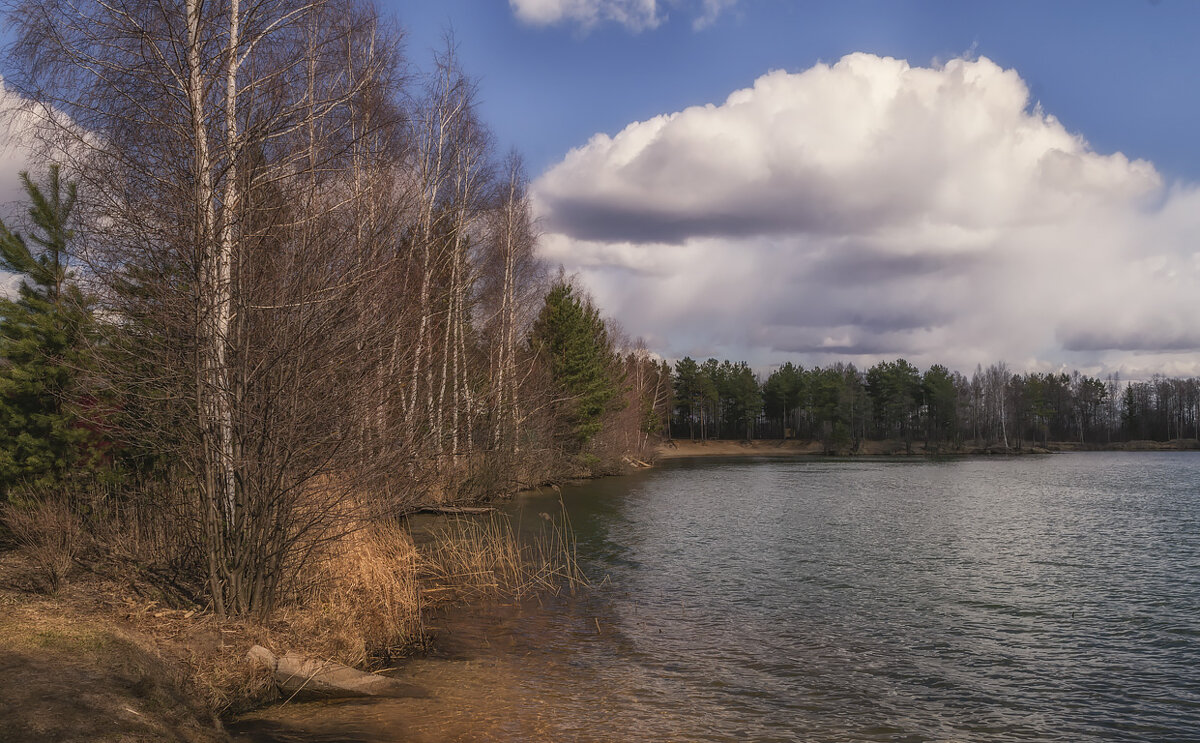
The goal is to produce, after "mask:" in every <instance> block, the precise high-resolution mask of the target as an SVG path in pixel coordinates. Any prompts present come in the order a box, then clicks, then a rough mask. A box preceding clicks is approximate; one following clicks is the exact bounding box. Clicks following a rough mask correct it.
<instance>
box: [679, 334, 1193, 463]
mask: <svg viewBox="0 0 1200 743" xmlns="http://www.w3.org/2000/svg"><path fill="white" fill-rule="evenodd" d="M673 372H674V373H673V379H672V390H673V393H674V400H673V403H672V408H673V412H672V417H671V420H670V423H669V429H668V430H667V433H668V434H669V435H671V436H674V437H677V438H690V439H749V438H799V439H811V440H819V441H821V442H823V443H824V444H825V446H826V448H827V449H828V450H830V451H855V450H857V449H858V447H859V445H860V444H861V442H862V441H864V440H869V439H875V440H878V439H897V440H902V441H903V442H904V444H905V446H906V447H907V448H909V449H911V448H912V446H913V444H914V443H920V444H921V445H922V446H924V447H926V448H955V447H961V446H963V445H965V444H967V443H972V444H975V445H980V446H989V445H1000V446H1003V447H1006V448H1016V449H1020V448H1023V447H1027V446H1033V445H1042V446H1044V445H1046V444H1048V443H1049V442H1051V441H1060V442H1065V441H1072V442H1078V443H1080V444H1085V445H1086V444H1091V445H1102V444H1112V443H1116V442H1126V441H1131V440H1154V441H1168V440H1172V439H1185V438H1191V439H1195V438H1200V380H1198V379H1196V378H1169V377H1165V376H1158V375H1156V376H1154V377H1153V378H1151V379H1150V380H1146V381H1125V382H1123V381H1122V380H1121V378H1120V375H1119V374H1115V373H1114V374H1109V375H1107V376H1106V377H1105V378H1103V379H1101V378H1099V377H1093V376H1088V375H1086V374H1080V373H1079V372H1071V373H1066V372H1058V373H1039V372H1025V373H1015V372H1013V371H1012V370H1011V369H1009V368H1008V366H1007V365H1006V364H1003V363H998V364H992V365H991V366H988V367H987V368H983V367H982V366H979V367H977V368H976V369H975V371H974V373H973V374H971V376H970V377H967V376H966V375H964V374H962V373H960V372H956V371H950V370H949V369H948V368H946V367H945V366H942V365H940V364H934V365H932V366H930V367H929V368H928V369H926V370H925V371H924V372H922V371H921V370H919V369H918V368H917V367H915V366H913V365H912V364H910V363H909V362H908V361H906V360H904V359H897V360H895V361H882V362H879V363H877V364H875V365H874V366H871V367H870V368H868V369H866V370H865V371H862V370H859V369H857V368H855V366H854V365H853V364H846V363H835V364H831V365H828V366H825V367H819V366H814V367H811V368H807V369H806V368H804V367H803V366H800V365H796V364H793V363H791V362H788V363H785V364H783V365H782V366H779V367H778V368H776V369H775V370H774V371H772V372H771V373H770V374H769V375H767V377H766V378H765V379H761V380H760V378H759V377H757V376H756V375H755V374H754V373H753V371H752V370H751V369H750V367H749V366H748V365H747V364H746V363H744V362H739V363H731V362H729V361H724V362H718V361H717V360H716V359H709V360H707V361H705V362H703V363H697V362H696V361H695V360H694V359H692V358H690V357H685V358H684V359H681V360H680V361H678V362H676V363H675V365H674V368H673Z"/></svg>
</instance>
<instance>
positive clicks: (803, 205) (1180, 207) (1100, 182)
mask: <svg viewBox="0 0 1200 743" xmlns="http://www.w3.org/2000/svg"><path fill="white" fill-rule="evenodd" d="M534 193H535V199H536V203H537V205H538V210H539V213H540V214H541V216H542V219H543V227H544V229H545V231H546V236H545V239H544V240H543V251H544V254H545V255H546V256H547V257H548V258H550V259H552V260H554V261H559V262H562V263H563V264H564V265H565V266H566V267H567V269H568V270H571V271H577V272H579V273H581V274H582V275H583V277H584V279H585V281H586V283H587V284H588V285H589V286H590V287H592V289H593V290H594V292H595V293H596V294H597V295H598V299H599V300H600V301H601V303H602V304H603V305H604V306H605V307H606V308H607V309H608V310H609V311H610V312H612V313H613V314H615V315H616V317H617V318H618V319H619V320H620V321H621V322H622V324H623V325H625V327H626V328H627V329H628V330H629V331H631V332H633V333H636V334H640V335H643V336H645V337H646V338H647V339H648V340H649V341H650V342H651V343H653V344H654V345H656V346H657V347H658V348H659V349H660V350H661V351H662V352H664V353H666V354H668V355H673V356H678V355H683V354H692V355H708V354H717V355H731V356H735V357H743V358H747V359H749V360H751V361H753V362H755V363H758V364H762V365H765V364H769V363H772V362H775V361H780V360H783V359H785V358H800V359H801V360H805V361H808V362H809V363H825V362H827V361H829V360H832V359H850V360H854V361H858V362H860V363H870V362H871V361H873V360H874V359H877V358H882V357H895V356H897V355H903V356H906V357H908V358H909V359H910V360H915V361H917V362H920V363H932V362H934V361H940V362H942V363H949V364H952V365H954V366H956V367H958V368H962V369H970V368H973V367H974V365H975V364H976V363H984V364H987V363H989V362H991V361H996V360H1001V359H1004V360H1007V361H1008V362H1009V363H1010V364H1014V365H1017V366H1021V367H1028V368H1053V367H1057V366H1059V365H1063V364H1066V365H1071V366H1079V367H1082V368H1085V369H1089V370H1093V371H1104V370H1108V369H1113V368H1121V369H1123V370H1124V371H1125V372H1126V373H1135V374H1136V373H1140V372H1143V371H1146V370H1161V371H1168V372H1171V373H1200V363H1198V362H1200V332H1196V331H1194V330H1193V329H1192V328H1193V327H1195V324H1194V323H1192V322H1191V318H1193V317H1196V316H1197V315H1198V314H1200V292H1197V291H1196V287H1197V286H1200V252H1197V251H1200V243H1197V242H1196V241H1195V239H1194V238H1195V236H1196V235H1198V234H1200V231H1198V229H1197V228H1200V193H1198V192H1197V190H1196V188H1194V187H1193V186H1191V185H1187V184H1174V185H1168V184H1164V182H1163V179H1162V177H1161V176H1160V175H1159V173H1158V172H1157V171H1156V170H1155V168H1154V167H1153V165H1151V164H1150V163H1148V162H1145V161H1141V160H1130V159H1129V158H1126V157H1125V156H1124V155H1122V154H1120V153H1115V154H1101V153H1097V152H1094V151H1092V150H1091V149H1090V147H1089V146H1088V144H1087V142H1086V141H1085V140H1084V139H1083V138H1082V137H1081V136H1080V135H1078V134H1075V133H1072V132H1070V131H1068V130H1067V129H1066V128H1065V127H1064V126H1063V125H1062V124H1061V123H1060V122H1059V121H1058V120H1057V119H1055V118H1054V117H1053V116H1052V115H1049V114H1047V113H1045V112H1043V111H1042V110H1041V109H1040V107H1038V106H1037V105H1033V104H1032V103H1031V101H1030V99H1029V90H1028V87H1027V86H1026V84H1025V83H1024V81H1023V80H1022V79H1021V78H1020V76H1019V75H1018V74H1017V72H1015V71H1013V70H1005V69H1003V68H1001V67H999V66H998V65H996V64H995V63H993V62H992V61H990V60H988V59H986V58H979V59H955V60H952V61H950V62H948V63H946V64H944V65H940V66H933V67H913V66H911V65H909V64H908V63H906V62H904V61H901V60H896V59H891V58H881V57H876V56H873V55H869V54H852V55H849V56H847V57H844V58H843V59H841V60H840V61H838V62H837V63H835V64H832V65H826V64H820V65H817V66H815V67H813V68H811V69H808V70H806V71H803V72H800V73H787V72H782V71H776V72H771V73H768V74H766V75H764V76H762V77H761V78H759V79H758V80H757V81H755V83H754V85H753V87H751V88H747V89H744V90H738V91H736V92H734V93H732V94H731V95H730V96H729V97H728V98H727V99H726V100H725V101H724V102H723V103H721V104H719V105H707V106H698V107H694V108H689V109H686V110H684V111H680V112H677V113H673V114H666V115H662V116H658V117H655V118H653V119H650V120H648V121H639V122H634V123H632V124H630V125H629V126H627V127H626V128H625V129H624V130H623V131H621V132H620V133H618V134H616V135H615V136H608V135H604V134H597V135H596V136H594V137H593V138H592V139H591V140H590V141H589V142H588V143H586V144H585V145H583V146H581V147H579V148H577V149H575V150H572V151H571V152H570V153H569V154H568V155H567V156H566V157H565V158H564V159H563V161H562V162H560V163H558V164H557V165H555V166H554V167H552V168H551V169H550V170H548V171H547V172H546V173H545V174H544V175H543V176H542V177H541V178H540V179H539V180H538V181H537V182H536V183H535V188H534Z"/></svg>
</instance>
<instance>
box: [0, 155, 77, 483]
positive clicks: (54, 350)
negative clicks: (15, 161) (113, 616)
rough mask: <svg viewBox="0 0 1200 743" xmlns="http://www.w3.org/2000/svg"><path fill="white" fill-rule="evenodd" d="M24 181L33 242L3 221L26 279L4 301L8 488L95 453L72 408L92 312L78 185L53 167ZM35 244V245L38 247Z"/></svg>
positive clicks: (2, 260)
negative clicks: (82, 261)
mask: <svg viewBox="0 0 1200 743" xmlns="http://www.w3.org/2000/svg"><path fill="white" fill-rule="evenodd" d="M21 183H22V185H23V186H24V188H25V193H26V194H27V195H28V197H29V200H30V202H31V206H30V208H29V216H30V219H31V222H32V225H33V227H34V230H33V232H31V233H30V234H29V238H28V239H29V242H28V243H27V242H26V238H24V237H22V236H21V235H20V234H18V233H16V232H13V231H12V230H10V229H9V227H8V225H6V224H5V223H4V222H3V220H0V268H3V269H6V270H8V271H11V272H13V273H15V274H16V275H17V277H18V279H19V281H20V284H19V286H18V287H17V298H16V300H15V301H14V300H13V299H11V298H5V299H0V364H2V366H0V488H2V489H3V490H4V491H5V492H7V491H8V490H9V489H10V488H11V487H12V486H13V485H15V484H17V483H31V484H37V485H48V484H52V483H54V482H57V481H59V480H61V479H62V478H63V476H64V475H66V474H67V473H68V472H69V471H70V470H71V469H72V468H73V467H75V466H76V465H78V464H80V463H81V462H82V461H83V460H85V459H86V458H87V456H88V449H89V447H88V446H87V443H88V441H89V440H90V439H91V437H92V434H91V432H90V431H89V430H88V429H87V428H86V427H84V426H82V425H81V424H80V421H79V418H78V416H77V415H76V414H75V412H74V411H73V410H72V407H73V406H72V404H71V403H72V402H73V401H77V398H76V396H77V394H78V390H77V389H76V383H77V381H78V376H79V371H80V369H81V368H82V366H83V359H84V355H83V341H84V334H85V333H86V332H88V328H89V325H90V323H89V320H90V313H89V312H88V308H87V301H86V299H85V297H84V296H83V293H82V292H81V291H80V290H79V288H78V287H77V286H76V285H75V284H74V282H73V278H74V276H73V272H72V271H71V269H70V253H69V252H68V245H69V243H70V241H71V239H72V237H73V236H74V233H73V231H72V230H71V229H70V227H69V224H70V217H71V210H72V208H73V207H74V205H75V193H76V191H75V184H74V183H64V182H63V181H62V178H61V175H60V172H59V167H58V166H57V165H52V166H51V167H50V173H49V177H48V179H47V182H46V183H45V184H44V185H42V186H39V185H38V184H36V183H34V182H33V181H32V180H31V179H30V177H29V174H28V173H21ZM30 243H32V249H31V245H30Z"/></svg>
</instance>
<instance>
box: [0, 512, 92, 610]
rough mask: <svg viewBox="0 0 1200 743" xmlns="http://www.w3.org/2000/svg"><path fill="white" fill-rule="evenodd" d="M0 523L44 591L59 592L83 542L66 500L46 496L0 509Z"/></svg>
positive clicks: (78, 521)
mask: <svg viewBox="0 0 1200 743" xmlns="http://www.w3.org/2000/svg"><path fill="white" fill-rule="evenodd" d="M0 519H2V520H3V521H4V524H5V526H7V527H8V530H9V531H10V532H11V533H12V535H13V538H14V539H15V540H16V542H17V545H18V546H19V547H20V549H21V551H22V552H23V553H24V554H25V556H26V557H27V558H29V560H30V562H32V563H33V565H34V567H35V568H36V569H37V573H38V578H39V579H40V580H41V582H42V584H43V587H44V588H45V590H46V591H48V592H49V593H54V592H56V591H58V589H59V588H60V587H61V586H62V585H63V583H65V582H66V579H67V575H68V574H69V573H70V571H71V566H72V564H73V563H74V561H75V556H76V555H77V554H78V553H79V552H80V550H81V549H82V547H83V540H84V532H83V526H82V524H81V523H80V520H79V517H78V516H76V515H75V513H74V511H72V510H71V507H70V504H69V503H68V502H67V500H66V499H65V498H62V497H56V496H48V497H45V498H38V499H30V500H28V501H27V502H26V503H25V504H21V503H8V504H4V505H3V506H2V507H0Z"/></svg>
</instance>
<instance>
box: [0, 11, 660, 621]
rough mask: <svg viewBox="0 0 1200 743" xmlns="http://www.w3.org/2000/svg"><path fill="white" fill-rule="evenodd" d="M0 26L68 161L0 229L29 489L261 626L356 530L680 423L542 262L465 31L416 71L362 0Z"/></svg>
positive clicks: (5, 441) (5, 317) (38, 117)
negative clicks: (474, 73)
mask: <svg viewBox="0 0 1200 743" xmlns="http://www.w3.org/2000/svg"><path fill="white" fill-rule="evenodd" d="M6 20H7V23H8V31H9V37H10V38H11V39H12V42H11V45H10V47H9V49H8V54H7V57H6V68H5V83H6V84H7V85H9V86H11V87H12V88H13V89H15V91H16V92H17V93H19V94H20V96H21V97H22V98H23V100H25V101H26V102H27V104H28V105H27V106H26V111H25V113H26V115H27V116H28V117H29V118H30V119H32V120H34V121H35V122H36V145H37V148H38V149H37V152H38V156H39V158H40V161H41V162H43V163H45V165H44V167H45V170H44V171H43V172H46V173H47V174H48V175H47V176H46V177H45V178H38V177H31V176H29V175H24V176H23V178H24V185H25V190H26V193H27V196H28V197H29V199H30V201H31V204H32V206H31V208H30V216H29V218H27V219H26V220H24V222H23V223H22V224H20V225H17V224H16V223H15V222H14V223H12V224H11V225H5V226H4V227H3V229H2V230H0V246H2V247H3V256H4V261H5V268H7V269H8V270H10V271H13V272H15V273H16V274H18V275H19V277H20V278H21V284H20V288H19V296H17V297H15V298H11V299H8V300H5V301H4V302H3V303H2V304H0V316H2V317H0V331H2V332H0V344H2V347H0V356H2V357H3V360H4V361H3V364H2V365H0V391H2V392H3V399H2V400H0V487H2V488H3V491H4V493H5V496H6V499H7V500H8V501H9V502H10V503H12V504H14V506H13V507H26V506H31V505H32V504H36V503H37V502H39V501H45V500H47V499H49V498H52V497H56V498H57V497H64V498H67V499H68V500H70V502H71V507H72V508H73V509H74V510H75V511H77V512H78V513H80V514H83V515H85V516H87V517H88V518H97V519H106V520H107V521H108V522H111V523H116V524H118V527H119V528H120V529H125V530H128V531H130V532H132V533H134V534H135V536H136V537H137V538H136V539H131V540H130V541H131V542H136V543H139V544H140V543H143V542H144V543H153V544H155V545H157V547H156V549H157V552H156V553H155V555H154V559H157V560H159V561H160V562H161V563H162V564H163V566H164V570H165V571H167V572H169V573H170V574H171V575H172V576H173V578H172V580H174V581H175V582H176V583H178V584H181V585H184V584H186V585H191V586H193V590H194V594H195V597H196V598H197V600H198V601H201V602H207V603H209V604H210V605H211V606H212V608H213V609H214V611H216V612H217V613H218V614H222V615H248V614H267V613H270V612H271V611H272V610H273V609H275V608H276V607H277V606H279V605H280V604H281V603H286V602H287V601H289V600H292V599H293V598H294V597H296V596H299V595H300V594H301V593H302V591H303V586H304V585H305V581H308V580H311V579H312V576H311V570H310V567H311V565H312V564H313V561H314V559H316V557H317V556H319V555H320V554H321V553H322V551H323V550H327V549H328V548H329V547H330V545H332V544H335V543H336V542H337V540H338V539H339V538H340V537H341V536H342V535H345V534H346V533H348V532H349V531H350V530H352V529H355V528H358V527H359V526H360V525H361V524H362V523H363V522H364V520H369V519H374V518H387V517H390V516H391V515H393V514H396V513H402V512H404V511H406V510H409V509H412V508H415V507H416V506H418V505H421V504H426V503H430V502H456V501H461V500H476V499H480V498H487V497H490V496H493V495H496V494H504V493H511V492H513V491H514V490H517V489H519V488H522V487H528V486H532V485H536V484H539V483H543V482H547V481H553V480H555V479H560V478H563V477H569V476H575V475H579V474H587V473H595V472H601V471H605V470H606V469H609V468H612V467H614V466H615V463H617V462H619V461H620V460H621V459H622V458H625V457H638V456H642V455H643V452H644V451H645V449H646V448H647V446H649V437H650V435H651V433H655V432H657V431H658V430H659V429H660V427H661V423H660V421H661V420H663V419H665V416H666V414H667V407H666V405H667V400H668V398H669V393H670V385H669V381H668V376H669V369H667V368H666V367H665V366H664V365H663V364H661V362H658V361H657V360H655V359H653V358H651V357H650V355H649V354H648V353H647V352H646V351H645V349H644V348H640V347H639V346H638V344H637V343H635V342H631V341H628V340H627V339H625V338H624V337H623V336H622V335H621V333H620V331H619V329H617V328H615V327H614V326H612V325H611V323H609V322H608V321H606V320H605V319H604V318H603V317H602V316H601V315H600V313H599V311H598V310H597V308H596V307H595V306H594V304H593V303H592V302H591V300H590V299H589V298H588V297H587V296H586V295H585V294H584V293H583V292H582V291H581V289H580V288H579V287H577V286H574V285H573V283H572V282H571V281H570V280H569V279H568V278H566V277H563V276H561V275H559V276H554V275H552V274H551V272H550V271H548V270H547V267H546V266H544V265H543V264H542V263H541V262H540V261H539V260H538V259H537V258H536V256H535V251H534V248H535V243H536V239H537V233H536V226H535V224H534V220H533V217H532V214H531V208H530V203H529V196H528V188H527V177H526V174H525V172H524V169H523V167H522V164H521V160H520V157H519V156H518V155H516V154H509V155H507V156H501V155H500V154H498V153H497V152H496V151H495V147H494V144H493V141H492V137H491V135H490V133H489V131H488V129H487V126H486V124H485V122H483V121H482V120H481V119H480V117H479V115H478V107H477V92H476V88H475V85H474V82H473V80H472V79H471V78H470V76H469V75H468V74H467V73H466V72H465V71H464V70H463V69H462V68H461V66H460V64H459V62H458V60H457V57H456V55H455V48H454V44H453V42H452V41H451V40H448V41H447V43H446V45H445V48H444V49H443V51H442V52H441V53H439V54H437V55H436V57H435V59H434V60H433V63H432V65H431V67H430V69H429V70H427V71H425V72H421V71H415V70H414V69H413V68H412V67H411V66H410V63H409V61H408V60H407V59H406V58H405V57H404V55H403V53H402V49H403V45H402V37H403V34H402V32H401V30H399V29H397V28H396V27H395V26H394V24H392V23H390V22H389V21H387V19H384V18H381V17H380V15H379V13H378V11H377V9H376V7H375V6H374V5H373V4H372V3H371V2H368V1H366V0H305V1H304V2H293V1H291V0H228V1H227V2H203V1H202V0H170V1H168V0H126V1H125V2H121V3H117V4H111V3H82V4H80V3H74V2H67V1H66V0H18V1H17V2H14V3H12V7H11V8H10V9H9V13H8V15H7V16H6ZM10 227H12V229H10ZM18 227H20V229H18ZM23 235H24V236H23ZM63 494H65V495H63Z"/></svg>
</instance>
